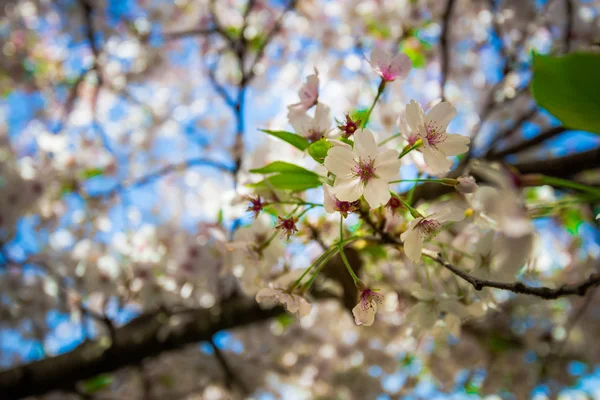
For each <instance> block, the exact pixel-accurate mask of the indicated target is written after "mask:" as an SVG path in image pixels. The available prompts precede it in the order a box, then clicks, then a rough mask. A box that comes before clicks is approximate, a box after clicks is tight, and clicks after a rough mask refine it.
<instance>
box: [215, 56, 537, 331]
mask: <svg viewBox="0 0 600 400" xmlns="http://www.w3.org/2000/svg"><path fill="white" fill-rule="evenodd" d="M370 64H371V66H372V68H373V70H374V71H375V72H376V73H377V74H378V75H379V77H380V78H381V81H380V84H379V87H378V92H377V96H376V98H375V100H374V101H373V103H372V105H371V107H370V108H369V109H368V110H367V111H366V113H364V112H363V113H362V114H356V113H354V114H353V113H346V114H345V115H344V118H343V120H342V121H341V122H338V124H337V127H336V128H332V125H333V120H332V116H331V109H330V108H329V107H328V106H327V105H325V104H323V103H321V102H320V101H319V74H318V71H317V70H316V69H315V72H314V74H312V75H310V76H309V77H308V78H307V81H306V83H305V84H304V85H303V86H302V87H301V89H300V92H299V97H300V102H298V103H296V104H293V105H291V106H289V107H288V119H289V122H290V125H291V126H292V127H293V128H294V130H295V133H289V135H290V136H289V137H288V138H287V139H286V138H283V137H282V138H281V139H283V140H285V141H288V142H290V143H292V142H291V140H292V139H293V140H294V143H296V144H294V146H296V147H298V148H301V149H304V150H305V151H306V153H308V155H310V156H311V157H312V158H313V159H314V160H315V161H316V162H317V163H318V164H320V165H316V167H315V168H314V170H315V171H317V172H313V171H308V170H305V169H303V168H301V167H298V166H295V165H292V164H287V163H282V162H280V164H279V165H277V168H276V167H275V166H274V164H271V165H270V166H271V168H268V167H265V168H263V171H268V173H273V172H274V171H277V172H278V173H281V176H280V178H283V177H286V175H285V174H286V173H287V172H290V171H291V172H293V173H299V172H298V171H300V173H302V174H304V175H303V177H310V178H311V179H316V182H317V185H316V186H321V187H322V189H323V194H324V198H323V203H322V204H316V203H308V202H306V201H304V200H303V199H302V198H300V197H298V196H296V195H294V194H293V193H285V190H283V191H278V189H279V188H278V187H277V182H279V181H275V180H271V181H269V180H268V179H266V180H265V181H264V182H267V183H266V184H265V185H264V186H266V187H267V192H266V194H265V193H263V196H266V197H265V198H263V197H261V193H259V192H260V191H258V189H257V193H256V195H255V196H253V197H246V199H247V200H248V201H249V203H250V204H249V207H248V211H250V212H251V213H252V214H253V215H254V219H255V221H254V223H253V224H252V225H251V226H250V227H245V228H241V229H239V230H238V231H237V232H236V233H235V237H234V240H233V242H231V243H229V244H228V245H227V246H228V249H229V252H230V253H231V254H232V255H231V257H232V261H231V262H230V263H229V265H232V270H231V272H232V273H233V274H234V275H235V276H237V277H238V278H239V279H240V281H241V283H242V287H243V288H244V290H246V291H247V292H250V293H257V294H256V300H257V301H259V302H270V303H273V302H278V303H281V304H283V305H284V306H285V307H286V309H287V310H288V311H290V312H292V313H296V314H297V315H299V316H300V317H302V316H305V315H307V314H308V313H309V312H310V310H311V306H310V304H309V303H308V302H307V300H306V299H305V298H304V294H305V293H307V291H308V290H309V289H310V288H311V285H312V284H313V281H314V280H315V278H316V277H317V275H318V274H319V272H320V271H321V270H322V269H323V267H324V266H325V264H326V263H327V261H328V260H329V259H331V257H333V256H335V255H336V254H338V253H339V255H340V256H341V258H342V260H343V261H344V264H345V265H346V268H347V269H348V273H349V274H350V275H351V277H352V279H353V281H354V284H355V285H356V287H357V289H358V293H359V295H358V299H357V300H358V304H357V305H356V306H355V307H354V309H353V310H352V312H353V314H354V317H355V321H356V323H357V324H358V325H371V324H373V322H374V318H375V313H376V312H377V309H378V307H379V306H380V305H381V304H383V300H384V295H383V294H382V293H380V292H379V291H378V289H374V288H372V287H370V286H368V285H366V284H365V283H364V282H363V281H362V280H361V279H360V278H359V277H358V276H356V275H355V274H354V272H353V270H352V266H351V265H350V264H349V262H348V260H347V258H346V256H345V254H344V246H346V245H347V244H349V243H351V241H352V240H353V239H352V238H350V239H347V240H346V241H344V237H343V231H344V219H345V218H347V217H348V215H349V214H350V213H353V212H356V213H360V215H361V218H364V217H365V215H367V216H368V213H369V210H370V209H380V210H381V209H382V210H384V215H385V225H384V226H383V233H385V234H387V235H391V237H392V238H393V240H395V243H397V244H398V245H401V247H402V248H403V252H404V254H405V255H406V257H407V258H408V260H410V261H411V262H413V263H417V264H418V263H420V262H421V255H422V251H423V247H424V244H425V242H426V241H428V240H430V239H432V238H433V237H435V236H436V235H438V233H440V232H441V231H442V230H443V228H444V227H445V226H446V225H447V224H449V223H453V222H457V221H462V220H464V219H465V217H466V216H467V217H469V220H471V221H473V222H472V224H474V225H477V226H478V227H480V229H484V230H488V231H489V232H492V233H489V234H487V233H485V232H484V234H486V235H488V236H485V237H486V238H487V237H489V235H491V237H498V236H499V237H502V240H500V241H497V240H494V241H493V243H500V244H501V246H505V248H506V246H511V245H515V243H513V240H515V238H516V239H517V240H520V243H521V246H520V248H522V249H523V250H522V251H520V252H519V251H517V252H516V253H518V254H516V255H515V254H514V253H512V254H513V256H501V257H495V258H494V260H495V261H494V265H493V266H490V265H489V263H486V264H485V266H483V263H482V265H480V267H481V268H482V270H481V271H483V270H485V268H487V269H488V270H489V269H490V268H492V269H499V268H500V269H501V268H504V269H508V267H507V265H508V264H510V265H511V266H514V265H517V266H519V267H520V266H522V265H523V263H524V262H526V261H527V257H528V255H529V251H530V242H531V240H530V234H531V229H529V228H528V227H527V226H520V224H519V223H517V224H516V225H514V224H509V223H507V221H506V216H505V215H506V213H507V212H508V213H509V214H510V215H511V216H510V218H511V219H512V218H517V219H516V221H521V220H523V218H525V220H523V221H524V222H523V224H524V225H526V224H527V223H528V221H529V220H528V219H526V216H524V213H523V207H522V204H521V203H520V200H519V198H518V196H519V195H518V192H517V191H515V190H513V189H511V188H510V187H508V186H509V185H508V184H507V183H506V179H505V177H504V176H503V172H500V171H498V172H497V173H494V171H495V170H493V168H492V171H488V170H486V169H485V168H484V167H482V166H481V165H473V166H472V168H471V169H472V170H473V171H475V170H477V171H476V173H477V175H479V176H482V175H485V174H486V173H487V174H488V175H491V176H489V177H488V178H489V179H487V180H488V181H491V182H496V187H493V186H490V187H484V188H481V189H480V188H479V186H478V185H477V183H476V182H475V179H474V178H473V177H472V176H462V177H459V178H457V179H452V178H447V177H445V174H446V173H448V172H449V171H450V169H451V168H452V165H453V160H452V159H451V158H450V157H454V156H458V155H460V154H463V153H466V152H467V151H468V150H469V147H468V145H469V142H470V140H469V138H467V137H465V136H462V135H460V134H452V133H448V132H447V128H448V125H449V124H450V122H451V121H452V119H453V118H454V117H455V116H456V114H457V111H456V109H455V108H454V107H453V106H452V105H451V104H450V103H448V102H445V101H443V102H439V103H437V104H435V105H434V106H433V107H431V108H430V109H429V111H428V112H426V111H425V110H424V109H423V107H422V106H421V104H420V103H418V102H417V101H414V100H412V101H410V103H409V104H408V105H407V106H406V111H405V113H404V114H403V115H402V116H400V117H399V118H398V120H399V122H398V125H399V127H400V129H401V132H400V134H396V135H394V136H393V137H391V138H390V139H387V140H385V141H384V142H383V143H377V141H376V135H375V134H374V133H373V132H372V131H371V130H370V129H368V128H367V127H366V126H367V124H368V122H369V117H370V114H371V112H372V110H373V109H374V107H375V105H376V103H377V100H378V99H379V97H380V95H381V94H382V93H383V91H384V89H385V87H386V85H387V84H389V83H390V82H393V81H396V80H401V79H404V78H406V77H407V76H408V74H409V72H410V70H411V68H412V65H411V61H410V59H409V58H408V57H407V56H406V55H405V54H398V55H395V56H389V55H387V54H386V53H385V52H383V51H381V50H379V49H375V50H374V51H373V53H372V54H371V58H370ZM400 135H401V136H403V137H404V139H405V140H406V145H405V147H404V148H403V149H402V151H398V150H396V149H393V148H390V147H386V146H384V144H385V143H387V142H389V141H390V140H391V139H393V138H395V137H398V136H400ZM290 138H292V139H290ZM298 141H300V145H298V144H297V143H298ZM411 152H416V153H421V156H420V157H422V160H423V161H424V163H425V165H426V168H425V171H424V172H426V173H427V174H428V175H429V177H427V178H423V179H416V180H413V181H429V182H436V183H440V184H444V185H450V186H453V187H455V189H456V190H457V191H458V192H459V193H461V194H462V196H461V198H462V200H461V202H460V203H452V202H450V203H440V204H435V205H433V206H432V207H429V208H427V209H424V210H420V209H417V208H415V207H413V206H412V205H411V201H410V199H409V198H406V197H403V196H402V195H399V194H397V193H395V192H394V191H393V190H391V188H392V187H393V186H391V185H394V184H397V183H399V182H403V180H402V179H400V177H401V174H400V172H401V168H402V165H403V163H404V162H405V161H406V160H403V158H404V157H405V156H406V155H407V154H409V153H411ZM284 167H285V168H284ZM480 170H483V172H482V171H480ZM265 173H267V172H265ZM294 176H295V175H292V174H291V175H287V177H289V179H290V180H293V179H294ZM281 181H283V179H281ZM409 181H410V180H409ZM316 186H315V185H312V186H308V187H307V188H310V187H316ZM498 190H502V191H503V192H507V193H508V194H509V195H504V196H498ZM291 192H294V190H291ZM316 206H322V207H323V208H324V210H325V212H326V213H328V214H334V213H339V214H340V237H339V240H337V241H336V242H335V243H334V244H333V245H331V247H330V248H329V249H328V250H327V251H326V252H325V253H324V254H323V255H322V256H321V257H319V258H318V259H317V260H316V261H315V262H313V264H312V265H311V266H310V267H309V268H308V269H306V270H302V271H300V272H299V273H300V276H299V277H298V276H297V273H298V270H292V271H291V272H289V271H288V269H287V268H286V267H285V266H283V263H282V259H283V258H284V247H283V244H282V241H281V240H280V239H278V237H277V236H279V235H278V232H280V233H281V235H282V236H284V237H285V238H287V240H289V239H290V237H291V236H292V235H294V234H295V233H296V232H298V226H297V223H298V221H299V220H300V217H302V216H303V215H304V213H305V212H307V211H308V210H310V209H312V208H313V207H316ZM273 207H278V208H277V209H276V210H275V212H273ZM285 207H288V208H285ZM290 207H291V208H290ZM268 208H271V211H270V213H271V214H274V215H279V216H278V217H277V218H278V222H277V224H276V225H275V230H274V229H273V222H272V220H270V219H269V217H267V216H266V215H263V214H268V213H266V212H263V211H265V210H266V209H268ZM302 208H304V211H302V212H301V213H299V214H298V213H297V212H298V210H301V209H302ZM365 213H366V214H365ZM283 214H285V215H286V217H282V216H281V215H283ZM521 217H523V218H521ZM509 225H510V227H509ZM515 226H517V227H515ZM495 232H498V233H497V234H496V233H495ZM526 235H527V238H528V240H523V236H526ZM490 243H492V242H491V240H483V241H482V242H481V245H480V247H481V248H480V249H479V251H480V253H481V254H482V259H485V260H489V259H491V258H490V253H492V252H495V253H498V254H500V253H502V254H511V252H503V250H504V249H499V248H494V249H492V248H491V244H490ZM502 243H504V244H503V245H502ZM496 247H497V246H496ZM515 258H517V259H515ZM274 265H279V266H281V267H282V268H281V269H280V270H279V272H277V273H275V274H274V275H273V273H272V271H273V270H272V267H273V266H274ZM511 271H512V273H513V274H514V272H515V269H514V268H513V269H512V270H511ZM269 275H270V277H269ZM291 276H293V277H294V279H290V277H291ZM305 278H306V280H305ZM266 286H268V287H266ZM257 290H258V292H257ZM415 293H416V294H414V295H413V297H415V298H416V299H417V300H419V301H422V302H425V303H427V304H429V305H427V306H425V305H423V306H422V307H420V308H415V309H414V310H413V312H412V313H411V314H410V315H409V316H410V318H411V319H415V320H421V322H422V323H420V324H419V325H421V326H422V327H425V328H427V327H433V326H434V325H435V321H436V320H437V318H438V316H439V315H444V314H447V313H452V312H453V310H454V311H456V310H459V309H461V307H460V306H459V305H457V304H458V303H457V301H456V300H455V299H453V298H452V301H450V298H448V297H440V296H438V295H437V294H436V293H434V292H429V291H427V290H425V289H419V290H418V291H415ZM423 293H426V294H423ZM448 304H453V306H452V307H450V306H448ZM442 305H443V306H442ZM434 308H435V310H437V311H435V312H433V313H430V311H431V309H434ZM421 309H422V310H424V311H423V313H430V314H431V315H429V316H427V318H424V319H423V318H420V317H416V316H415V315H416V314H419V313H420V312H419V310H421ZM465 315H466V313H465V312H458V311H456V312H454V314H453V316H451V317H448V318H446V319H445V321H446V322H445V323H446V325H447V326H448V327H451V328H452V329H453V330H454V329H455V328H456V325H457V324H456V321H460V319H461V318H463V317H464V316H465ZM432 318H433V320H431V319H432ZM425 320H426V321H425ZM423 321H425V322H423ZM432 321H433V322H432ZM449 329H450V328H449Z"/></svg>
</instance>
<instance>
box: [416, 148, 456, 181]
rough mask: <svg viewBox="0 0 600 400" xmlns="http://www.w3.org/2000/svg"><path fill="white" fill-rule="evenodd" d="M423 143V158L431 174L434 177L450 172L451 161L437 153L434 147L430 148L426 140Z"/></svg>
mask: <svg viewBox="0 0 600 400" xmlns="http://www.w3.org/2000/svg"><path fill="white" fill-rule="evenodd" d="M423 143H424V144H425V145H424V146H423V158H424V160H425V164H427V167H429V169H430V170H431V172H432V173H433V174H434V175H441V174H445V173H446V172H448V171H450V167H452V161H450V160H449V159H448V158H446V155H445V154H443V153H441V152H440V151H438V150H437V149H436V148H435V147H433V146H430V145H429V144H428V143H427V141H426V140H425V141H423Z"/></svg>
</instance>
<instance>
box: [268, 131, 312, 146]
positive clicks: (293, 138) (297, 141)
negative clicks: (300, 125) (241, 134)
mask: <svg viewBox="0 0 600 400" xmlns="http://www.w3.org/2000/svg"><path fill="white" fill-rule="evenodd" d="M261 131H263V132H264V133H267V134H269V135H271V136H275V137H276V138H279V139H281V140H283V141H284V142H287V143H289V144H291V145H292V146H294V147H295V148H297V149H299V150H302V151H304V150H306V149H307V148H308V146H309V144H310V143H309V142H308V140H306V139H304V138H303V137H302V136H300V135H296V134H295V133H292V132H286V131H270V130H267V129H261Z"/></svg>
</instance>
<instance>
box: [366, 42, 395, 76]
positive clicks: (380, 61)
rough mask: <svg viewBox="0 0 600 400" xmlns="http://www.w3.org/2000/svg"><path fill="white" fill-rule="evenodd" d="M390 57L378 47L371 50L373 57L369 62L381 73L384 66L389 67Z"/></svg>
mask: <svg viewBox="0 0 600 400" xmlns="http://www.w3.org/2000/svg"><path fill="white" fill-rule="evenodd" d="M389 59H390V57H389V56H388V55H387V54H386V52H385V51H383V50H381V49H380V48H378V47H376V48H374V49H373V51H372V52H371V59H370V61H369V62H370V63H371V66H372V67H373V69H374V70H375V71H376V72H377V73H379V72H380V71H381V69H382V68H384V67H387V65H388V61H389Z"/></svg>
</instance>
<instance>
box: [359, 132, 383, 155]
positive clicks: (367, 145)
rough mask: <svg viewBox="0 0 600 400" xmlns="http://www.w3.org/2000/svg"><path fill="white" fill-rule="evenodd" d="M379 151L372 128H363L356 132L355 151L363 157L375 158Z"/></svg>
mask: <svg viewBox="0 0 600 400" xmlns="http://www.w3.org/2000/svg"><path fill="white" fill-rule="evenodd" d="M378 151H379V149H378V147H377V142H376V141H375V137H374V136H373V133H371V131H370V130H368V129H361V130H360V131H358V132H356V133H355V134H354V153H355V154H357V155H358V156H359V157H360V158H361V159H363V160H368V159H371V160H374V159H375V158H376V157H377V152H378Z"/></svg>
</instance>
